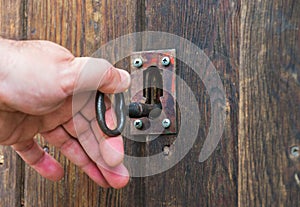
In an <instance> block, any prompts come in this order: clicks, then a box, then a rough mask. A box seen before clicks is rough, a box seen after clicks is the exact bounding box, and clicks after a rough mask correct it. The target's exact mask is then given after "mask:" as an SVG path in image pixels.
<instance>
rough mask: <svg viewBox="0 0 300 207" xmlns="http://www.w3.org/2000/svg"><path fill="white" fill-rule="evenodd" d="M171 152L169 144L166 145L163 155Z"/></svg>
mask: <svg viewBox="0 0 300 207" xmlns="http://www.w3.org/2000/svg"><path fill="white" fill-rule="evenodd" d="M169 154H170V147H169V146H164V148H163V155H164V156H168V155H169Z"/></svg>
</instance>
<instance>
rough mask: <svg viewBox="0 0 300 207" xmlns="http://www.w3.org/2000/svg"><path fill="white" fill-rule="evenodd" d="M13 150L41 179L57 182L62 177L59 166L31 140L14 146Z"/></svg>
mask: <svg viewBox="0 0 300 207" xmlns="http://www.w3.org/2000/svg"><path fill="white" fill-rule="evenodd" d="M12 147H13V149H14V150H16V152H17V153H18V154H19V155H20V157H22V159H23V160H24V161H25V162H26V163H27V164H28V165H30V166H31V167H32V168H33V169H35V170H36V171H37V172H38V173H39V174H40V175H42V176H43V177H45V178H47V179H50V180H53V181H58V180H60V179H61V178H62V177H63V174H64V171H63V169H62V167H61V165H60V164H59V163H58V162H57V161H56V160H55V159H54V158H53V157H51V156H50V155H49V154H47V153H45V151H44V150H43V149H42V148H41V147H40V146H39V145H38V144H37V143H36V142H35V141H34V140H33V139H31V140H27V141H24V142H19V143H17V144H14V145H13V146H12Z"/></svg>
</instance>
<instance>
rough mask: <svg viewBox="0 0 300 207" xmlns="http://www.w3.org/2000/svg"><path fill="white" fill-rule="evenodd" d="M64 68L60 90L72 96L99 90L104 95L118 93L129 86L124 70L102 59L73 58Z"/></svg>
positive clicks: (128, 78) (128, 79)
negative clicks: (68, 65)
mask: <svg viewBox="0 0 300 207" xmlns="http://www.w3.org/2000/svg"><path fill="white" fill-rule="evenodd" d="M70 66H71V67H69V68H66V69H65V70H66V71H65V72H64V74H65V77H64V80H62V82H61V88H62V90H63V91H64V92H65V93H66V94H68V95H72V94H73V93H74V92H75V93H78V92H82V91H91V90H96V89H99V90H100V91H102V92H104V93H118V92H122V91H124V90H126V89H127V88H128V87H129V85H130V75H129V74H128V72H126V71H125V70H121V69H117V68H115V67H113V66H112V65H111V64H110V63H109V62H107V61H106V60H104V59H98V58H87V57H81V58H75V59H74V60H73V61H72V63H71V64H70Z"/></svg>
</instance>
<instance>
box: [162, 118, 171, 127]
mask: <svg viewBox="0 0 300 207" xmlns="http://www.w3.org/2000/svg"><path fill="white" fill-rule="evenodd" d="M161 124H162V126H163V128H165V129H167V128H169V127H170V126H171V121H170V119H164V120H163V121H162V122H161Z"/></svg>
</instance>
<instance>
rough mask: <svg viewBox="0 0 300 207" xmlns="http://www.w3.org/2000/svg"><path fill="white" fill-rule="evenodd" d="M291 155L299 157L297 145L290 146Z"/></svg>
mask: <svg viewBox="0 0 300 207" xmlns="http://www.w3.org/2000/svg"><path fill="white" fill-rule="evenodd" d="M291 155H292V156H293V157H299V155H300V154H299V147H298V146H293V147H292V148H291Z"/></svg>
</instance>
